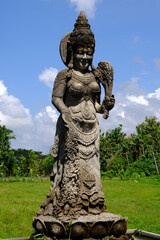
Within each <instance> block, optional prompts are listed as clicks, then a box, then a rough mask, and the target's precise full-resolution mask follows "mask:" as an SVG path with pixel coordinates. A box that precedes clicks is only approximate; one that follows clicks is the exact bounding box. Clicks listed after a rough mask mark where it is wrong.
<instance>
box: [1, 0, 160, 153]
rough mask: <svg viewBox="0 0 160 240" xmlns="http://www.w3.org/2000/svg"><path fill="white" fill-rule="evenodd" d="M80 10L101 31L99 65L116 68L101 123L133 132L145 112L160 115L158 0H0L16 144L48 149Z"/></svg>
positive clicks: (4, 105)
mask: <svg viewBox="0 0 160 240" xmlns="http://www.w3.org/2000/svg"><path fill="white" fill-rule="evenodd" d="M81 10H84V11H85V13H86V15H87V17H88V20H89V23H90V25H91V29H92V31H93V32H94V34H95V39H96V50H95V54H94V60H93V64H94V65H95V67H97V64H98V62H100V61H109V62H110V63H111V64H112V66H113V68H114V88H113V93H114V94H115V98H116V105H115V108H114V109H113V110H112V111H111V112H110V118H109V119H108V120H104V119H103V118H102V116H98V117H99V122H100V128H101V129H102V130H103V131H106V130H107V129H112V128H115V127H117V126H118V125H119V123H121V124H122V125H123V130H124V131H125V132H127V133H128V134H130V133H131V132H135V126H136V125H137V124H139V123H141V122H142V121H144V118H145V116H154V115H155V116H157V118H158V120H160V31H159V23H160V1H159V0H88V1H87V0H59V1H57V0H0V120H1V122H0V123H1V124H5V125H6V126H7V127H8V128H10V129H12V130H13V131H14V134H15V135H16V140H14V141H12V147H15V148H28V149H34V150H38V151H43V152H44V153H48V152H49V149H50V147H51V146H52V144H53V142H54V133H55V126H56V120H57V117H58V113H57V111H56V110H55V109H54V107H53V106H52V105H51V93H52V86H53V82H54V79H55V76H56V74H57V72H58V71H60V70H62V69H64V68H65V65H64V64H63V62H62V60H61V58H60V54H59V43H60V40H61V38H62V37H63V35H64V34H66V33H67V32H69V31H72V30H73V28H74V23H75V21H76V19H77V17H78V14H79V12H80V11H81Z"/></svg>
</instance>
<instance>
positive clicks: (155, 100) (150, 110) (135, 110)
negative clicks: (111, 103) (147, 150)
mask: <svg viewBox="0 0 160 240" xmlns="http://www.w3.org/2000/svg"><path fill="white" fill-rule="evenodd" d="M137 80H140V79H137V78H135V77H134V78H131V80H130V81H129V82H123V83H121V84H120V85H119V87H118V88H117V89H116V90H115V92H114V94H115V100H116V103H115V107H114V108H113V109H112V110H111V111H110V117H109V118H108V119H107V120H105V119H103V118H102V115H99V116H98V118H99V122H100V128H101V129H102V131H103V132H106V130H108V129H114V128H115V127H118V125H119V124H122V125H123V131H124V132H126V133H127V134H130V133H133V132H136V126H137V125H138V124H140V123H142V122H143V121H144V120H145V117H146V116H156V117H157V118H158V119H159V121H160V108H159V106H160V88H158V89H156V90H155V92H154V93H149V94H148V93H144V92H143V91H142V89H140V88H139V86H138V81H137Z"/></svg>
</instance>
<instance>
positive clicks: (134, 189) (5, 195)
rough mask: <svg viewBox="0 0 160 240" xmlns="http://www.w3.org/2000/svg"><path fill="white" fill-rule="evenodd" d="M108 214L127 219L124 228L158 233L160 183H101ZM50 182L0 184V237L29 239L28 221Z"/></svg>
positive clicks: (147, 181)
mask: <svg viewBox="0 0 160 240" xmlns="http://www.w3.org/2000/svg"><path fill="white" fill-rule="evenodd" d="M102 183H103V190H104V193H105V197H106V204H107V208H108V211H109V212H112V213H115V214H121V215H122V216H124V217H125V216H127V217H128V228H136V229H141V230H145V231H152V232H155V233H159V234H160V224H159V223H160V183H158V182H157V181H155V182H153V181H152V180H145V179H143V180H140V181H138V182H137V181H136V182H135V181H134V180H133V181H131V180H128V181H120V180H103V181H102ZM50 185H51V184H50V182H49V181H48V180H43V181H40V180H39V181H20V182H15V181H5V182H0V238H15V237H22V236H23V237H27V236H30V235H31V234H32V233H33V232H34V230H33V228H32V218H33V216H36V212H37V211H38V210H39V208H40V205H41V204H42V202H43V201H44V200H45V198H46V195H47V193H49V187H50Z"/></svg>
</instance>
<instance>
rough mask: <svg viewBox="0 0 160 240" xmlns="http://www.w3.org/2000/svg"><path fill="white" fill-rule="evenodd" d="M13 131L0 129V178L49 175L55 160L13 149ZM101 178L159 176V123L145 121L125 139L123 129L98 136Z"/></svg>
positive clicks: (27, 151) (35, 152) (3, 127)
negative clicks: (11, 142) (11, 143)
mask: <svg viewBox="0 0 160 240" xmlns="http://www.w3.org/2000/svg"><path fill="white" fill-rule="evenodd" d="M11 139H15V136H14V135H13V131H12V130H10V129H7V128H6V126H4V125H3V126H1V125H0V177H2V176H38V175H40V176H42V175H43V176H44V175H45V176H46V175H50V173H51V171H52V168H53V162H54V159H53V157H51V155H50V154H48V155H44V154H42V152H37V151H33V150H27V149H20V148H19V149H12V148H11V145H10V140H11ZM100 162H101V175H102V176H105V177H107V178H113V177H120V178H121V179H127V178H136V177H143V176H151V175H156V174H159V169H160V122H159V121H157V118H156V117H146V118H145V121H144V122H143V123H141V124H139V125H138V126H137V127H136V133H134V134H131V135H130V136H127V135H126V133H124V132H123V131H122V125H119V126H118V127H117V128H115V129H113V130H108V131H106V133H100Z"/></svg>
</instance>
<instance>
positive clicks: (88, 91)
mask: <svg viewBox="0 0 160 240" xmlns="http://www.w3.org/2000/svg"><path fill="white" fill-rule="evenodd" d="M67 87H68V89H69V92H70V93H71V94H72V95H81V96H82V95H92V94H94V93H99V92H100V87H99V85H98V83H97V82H96V80H95V78H94V75H93V74H92V73H90V74H87V75H82V76H80V75H77V74H76V73H74V72H73V74H72V78H71V79H70V81H69V82H68V83H67Z"/></svg>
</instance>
